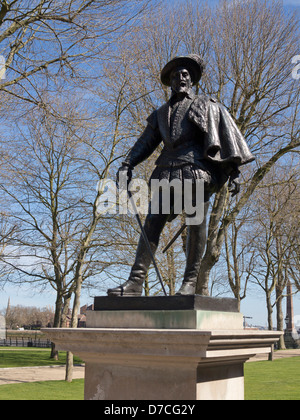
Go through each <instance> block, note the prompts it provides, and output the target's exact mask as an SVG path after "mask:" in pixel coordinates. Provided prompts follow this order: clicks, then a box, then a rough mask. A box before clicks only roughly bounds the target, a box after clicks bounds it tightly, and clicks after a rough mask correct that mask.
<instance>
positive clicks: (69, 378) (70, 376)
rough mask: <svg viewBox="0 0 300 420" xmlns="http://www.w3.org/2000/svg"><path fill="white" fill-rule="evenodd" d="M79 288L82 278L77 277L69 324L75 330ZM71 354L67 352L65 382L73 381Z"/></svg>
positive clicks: (78, 307)
mask: <svg viewBox="0 0 300 420" xmlns="http://www.w3.org/2000/svg"><path fill="white" fill-rule="evenodd" d="M81 286H82V277H81V276H79V278H78V279H77V281H76V289H75V292H74V303H73V311H72V322H71V328H77V326H78V319H77V315H78V312H79V309H80V295H81ZM73 360H74V358H73V353H71V352H70V351H68V352H67V361H66V376H65V380H66V381H67V382H72V380H73V366H74V363H73Z"/></svg>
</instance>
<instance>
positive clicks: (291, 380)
mask: <svg viewBox="0 0 300 420" xmlns="http://www.w3.org/2000/svg"><path fill="white" fill-rule="evenodd" d="M245 399H246V400H300V357H290V358H286V359H277V360H274V361H273V362H268V361H263V362H251V363H246V364H245Z"/></svg>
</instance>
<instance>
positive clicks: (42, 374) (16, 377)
mask: <svg viewBox="0 0 300 420" xmlns="http://www.w3.org/2000/svg"><path fill="white" fill-rule="evenodd" d="M296 356H300V349H298V350H279V351H276V352H275V353H274V359H282V358H284V357H296ZM259 360H268V355H267V354H261V355H258V356H256V357H253V358H252V359H250V360H249V362H257V361H259ZM81 378H84V366H74V371H73V379H81ZM64 379H65V366H46V367H23V368H5V369H0V385H8V384H17V383H26V382H38V381H58V380H60V381H62V380H64Z"/></svg>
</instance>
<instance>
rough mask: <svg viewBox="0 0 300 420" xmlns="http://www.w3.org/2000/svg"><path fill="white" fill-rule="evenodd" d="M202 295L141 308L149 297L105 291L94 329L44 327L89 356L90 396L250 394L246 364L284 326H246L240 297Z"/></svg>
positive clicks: (92, 319) (91, 318) (59, 342)
mask: <svg viewBox="0 0 300 420" xmlns="http://www.w3.org/2000/svg"><path fill="white" fill-rule="evenodd" d="M189 298H190V297H189ZM198 298H201V299H192V300H190V301H189V302H187V300H185V299H184V297H182V299H179V300H178V298H177V299H174V300H173V301H172V299H173V297H170V298H162V299H168V300H169V302H168V305H165V307H167V308H168V309H167V310H164V309H160V310H159V309H158V306H157V305H159V304H161V303H163V301H162V300H159V301H156V302H154V300H152V301H151V300H149V301H148V302H147V303H146V308H147V309H141V304H142V299H143V298H129V299H136V300H135V304H134V305H133V309H132V310H129V309H126V310H125V309H124V308H125V307H126V305H127V304H129V301H128V300H127V301H126V299H127V298H99V299H100V300H101V301H102V306H101V307H102V308H103V309H104V310H103V311H102V310H100V309H101V308H100V306H99V300H98V302H97V299H98V298H96V299H95V308H97V309H98V310H95V311H91V312H90V313H88V316H87V326H88V328H85V329H49V330H44V331H45V332H46V333H47V335H48V336H49V337H50V338H51V340H52V341H54V342H55V344H56V346H57V348H58V349H59V350H69V351H71V352H72V353H74V354H76V355H78V356H80V357H81V358H82V359H83V360H84V361H85V363H86V368H85V399H87V400H93V399H96V400H97V399H98V400H232V399H234V400H242V399H244V373H243V365H244V363H245V362H246V360H248V359H249V358H250V357H253V356H254V355H256V354H260V353H268V352H270V351H271V346H272V345H273V344H274V343H275V342H276V341H277V340H278V339H279V337H280V335H281V333H279V332H272V331H247V330H243V329H242V325H243V317H242V315H241V314H239V313H238V312H237V307H236V305H235V302H233V301H232V300H228V302H226V300H224V299H221V300H215V301H214V300H213V299H212V298H203V297H198ZM110 299H113V300H111V305H110V304H109V300H110ZM115 299H117V300H115ZM139 299H140V301H139ZM147 299H151V298H147ZM157 302H158V303H157ZM213 303H214V306H211V304H213ZM100 304H101V302H100ZM152 304H154V306H153V305H152ZM115 305H119V306H118V309H117V308H116V307H115ZM151 305H152V306H151ZM131 307H132V306H131ZM213 307H214V308H216V310H213V309H212V308H213ZM110 308H114V310H109V309H110ZM182 308H184V309H182ZM201 308H202V309H201ZM228 308H229V310H228ZM130 326H131V328H129V327H130Z"/></svg>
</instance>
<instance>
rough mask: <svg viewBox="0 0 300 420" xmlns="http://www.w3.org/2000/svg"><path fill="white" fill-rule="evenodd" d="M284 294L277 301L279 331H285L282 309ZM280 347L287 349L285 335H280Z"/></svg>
mask: <svg viewBox="0 0 300 420" xmlns="http://www.w3.org/2000/svg"><path fill="white" fill-rule="evenodd" d="M282 300H283V297H282V295H281V296H280V297H279V298H278V300H277V303H276V311H277V313H276V316H277V330H278V331H284V319H283V311H282ZM278 349H279V350H286V347H285V342H284V337H283V335H282V336H281V337H280V340H279V343H278Z"/></svg>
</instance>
